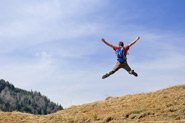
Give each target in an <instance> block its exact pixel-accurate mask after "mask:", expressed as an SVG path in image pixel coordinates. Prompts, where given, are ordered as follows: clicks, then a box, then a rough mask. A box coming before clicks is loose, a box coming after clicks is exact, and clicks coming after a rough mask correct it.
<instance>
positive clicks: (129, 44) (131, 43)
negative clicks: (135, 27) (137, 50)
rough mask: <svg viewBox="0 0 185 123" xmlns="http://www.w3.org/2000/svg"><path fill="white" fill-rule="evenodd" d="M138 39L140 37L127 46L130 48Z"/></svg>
mask: <svg viewBox="0 0 185 123" xmlns="http://www.w3.org/2000/svg"><path fill="white" fill-rule="evenodd" d="M139 39H140V37H137V38H136V39H135V40H134V41H132V42H131V43H130V44H129V46H130V47H131V46H132V45H133V44H135V43H136V42H137V41H138V40H139Z"/></svg>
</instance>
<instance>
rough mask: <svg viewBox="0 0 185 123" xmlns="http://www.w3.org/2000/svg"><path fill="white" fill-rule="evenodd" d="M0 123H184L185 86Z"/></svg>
mask: <svg viewBox="0 0 185 123" xmlns="http://www.w3.org/2000/svg"><path fill="white" fill-rule="evenodd" d="M0 116H1V117H0V122H12V123H13V121H15V120H13V119H16V122H19V123H21V122H30V123H32V122H33V123H34V122H40V123H42V122H49V123H61V122H64V123H65V122H67V123H76V122H97V123H101V122H115V123H117V122H118V123H119V122H120V123H122V122H139V121H141V122H146V121H175V120H176V121H179V122H180V121H181V122H185V85H181V86H174V87H171V88H167V89H164V90H159V91H156V92H152V93H146V94H136V95H127V96H123V97H108V98H107V99H106V100H104V101H98V102H94V103H90V104H85V105H81V106H73V107H70V108H68V109H65V110H62V111H59V112H57V113H53V114H50V115H45V116H36V115H30V114H23V113H17V112H13V113H4V112H1V113H0Z"/></svg>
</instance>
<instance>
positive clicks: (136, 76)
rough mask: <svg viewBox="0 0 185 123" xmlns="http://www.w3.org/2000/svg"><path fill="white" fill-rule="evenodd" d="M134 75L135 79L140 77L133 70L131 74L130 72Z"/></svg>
mask: <svg viewBox="0 0 185 123" xmlns="http://www.w3.org/2000/svg"><path fill="white" fill-rule="evenodd" d="M130 73H131V74H132V75H134V76H135V77H137V76H138V75H137V73H136V72H135V71H134V70H131V72H130Z"/></svg>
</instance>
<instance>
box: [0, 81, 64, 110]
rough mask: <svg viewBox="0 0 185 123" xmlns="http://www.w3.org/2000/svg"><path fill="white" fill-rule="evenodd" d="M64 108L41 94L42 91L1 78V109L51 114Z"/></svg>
mask: <svg viewBox="0 0 185 123" xmlns="http://www.w3.org/2000/svg"><path fill="white" fill-rule="evenodd" d="M62 109H63V107H62V106H60V105H57V104H55V103H54V102H51V101H50V100H49V99H48V98H47V97H46V96H43V95H41V94H40V92H36V91H35V92H33V91H26V90H23V89H19V88H16V87H14V85H13V84H10V83H9V82H6V81H5V80H0V110H1V111H6V112H11V111H19V112H27V113H33V114H49V113H53V112H56V111H58V110H62Z"/></svg>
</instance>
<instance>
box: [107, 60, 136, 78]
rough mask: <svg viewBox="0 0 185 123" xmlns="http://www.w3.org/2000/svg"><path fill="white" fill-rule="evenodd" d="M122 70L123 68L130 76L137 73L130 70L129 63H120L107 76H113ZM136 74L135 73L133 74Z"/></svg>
mask: <svg viewBox="0 0 185 123" xmlns="http://www.w3.org/2000/svg"><path fill="white" fill-rule="evenodd" d="M120 68H123V69H125V70H126V71H127V72H128V73H129V74H134V73H135V72H134V71H133V70H132V69H131V68H130V66H129V65H128V63H127V62H123V63H120V62H117V63H116V65H115V67H114V68H113V69H112V70H111V71H110V72H109V73H107V74H106V76H107V77H108V76H110V75H112V74H114V73H115V72H116V71H118V70H119V69H120ZM133 72H134V73H133Z"/></svg>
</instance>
